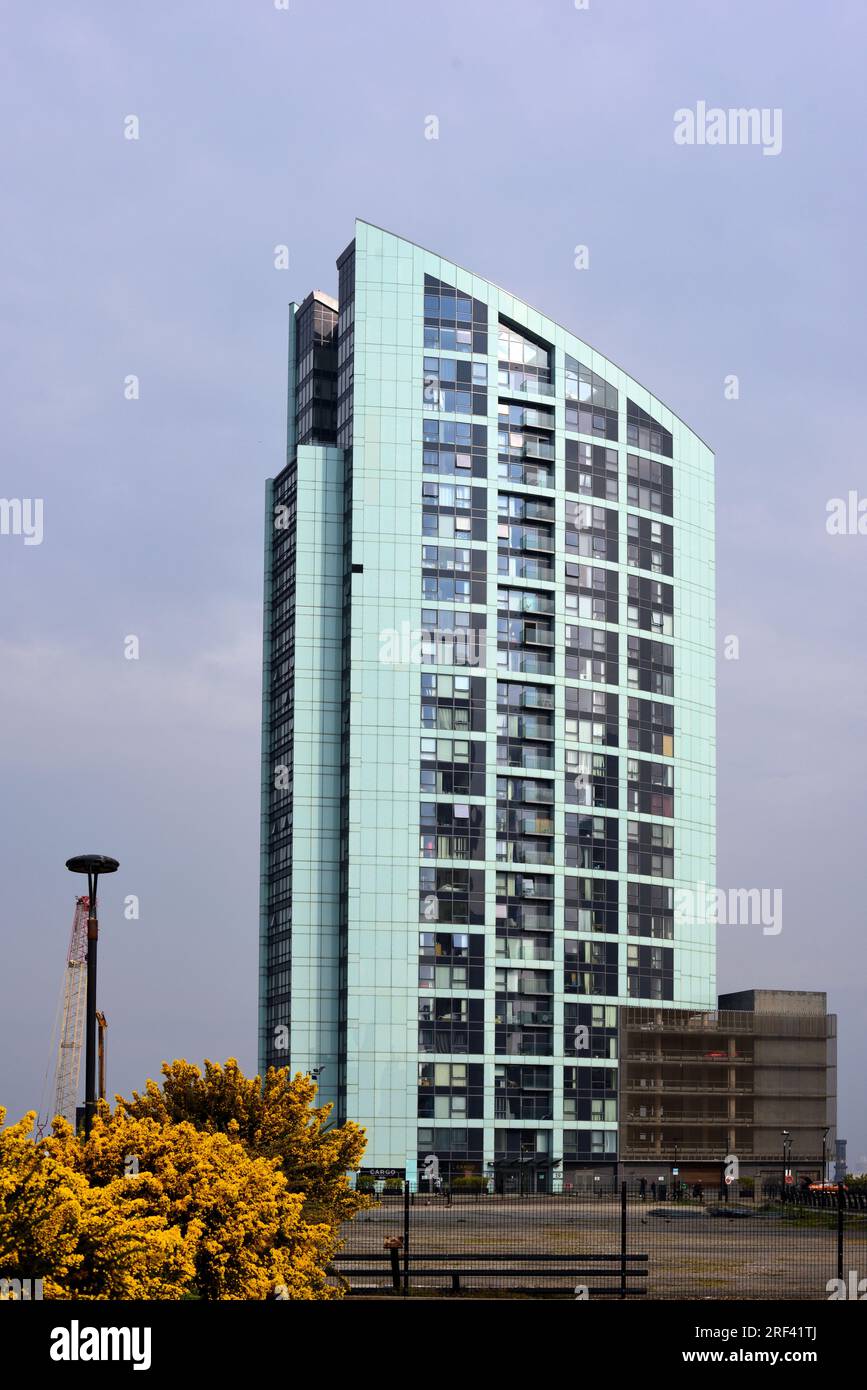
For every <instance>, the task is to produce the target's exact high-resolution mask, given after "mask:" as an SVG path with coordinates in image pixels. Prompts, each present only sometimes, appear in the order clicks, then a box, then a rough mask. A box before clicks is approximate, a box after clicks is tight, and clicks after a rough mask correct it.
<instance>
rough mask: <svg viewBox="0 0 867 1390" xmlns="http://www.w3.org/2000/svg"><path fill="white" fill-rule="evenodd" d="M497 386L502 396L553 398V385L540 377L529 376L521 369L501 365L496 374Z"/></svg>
mask: <svg viewBox="0 0 867 1390" xmlns="http://www.w3.org/2000/svg"><path fill="white" fill-rule="evenodd" d="M497 385H498V388H499V390H500V392H501V394H504V395H522V396H523V395H532V396H553V395H554V384H553V382H551V381H543V380H542V379H541V377H537V376H530V375H528V374H527V373H526V372H524V371H523V369H522V368H517V367H515V368H513V367H511V366H503V365H501V366H500V367H499V369H498V372H497Z"/></svg>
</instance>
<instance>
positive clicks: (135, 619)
mask: <svg viewBox="0 0 867 1390" xmlns="http://www.w3.org/2000/svg"><path fill="white" fill-rule="evenodd" d="M3 28H4V31H5V32H4V34H3V43H2V58H0V63H2V103H3V108H4V110H3V120H2V141H3V146H4V154H3V168H4V178H3V192H4V195H5V196H4V199H3V211H2V219H3V256H2V260H0V277H2V306H3V325H4V326H3V335H4V339H5V343H4V346H5V349H6V351H5V352H4V354H3V359H4V360H3V365H2V369H0V370H2V378H0V380H2V388H3V401H4V425H5V429H4V434H5V447H4V451H3V470H2V484H0V493H2V495H3V496H5V497H7V498H11V497H25V498H30V497H41V498H43V499H44V540H43V543H42V544H41V545H31V546H25V545H24V541H23V537H21V536H17V537H16V536H2V537H0V595H2V605H3V613H2V625H0V660H2V679H0V738H2V759H0V769H2V787H3V798H2V806H3V812H2V841H0V843H2V859H3V878H2V882H3V913H2V920H3V957H2V961H3V964H2V1015H3V1025H4V1030H3V1031H4V1048H3V1052H2V1057H0V1103H5V1104H7V1105H8V1106H9V1107H10V1110H11V1112H12V1115H13V1116H17V1115H18V1114H19V1113H21V1112H22V1111H23V1110H25V1109H26V1108H28V1107H30V1106H31V1105H36V1104H38V1101H39V1095H40V1092H41V1086H42V1078H43V1074H44V1072H45V1069H46V1066H47V1064H48V1061H49V1055H48V1053H49V1037H50V1030H51V1023H52V1018H53V1012H54V1008H55V1003H56V998H57V993H58V989H59V986H60V979H61V973H62V962H63V953H64V947H65V943H66V938H67V935H68V931H69V926H70V921H71V915H72V906H73V895H74V891H75V888H76V886H78V885H77V883H76V881H74V880H72V879H71V878H70V876H69V875H68V874H67V873H66V871H65V869H64V867H63V865H64V861H65V859H66V858H67V857H68V856H69V855H70V854H73V853H77V852H80V851H82V850H84V849H88V850H89V849H95V850H97V851H100V852H103V853H109V854H114V855H116V856H117V857H118V858H119V859H120V861H121V865H122V868H121V872H120V873H119V874H118V875H117V876H116V878H115V879H114V880H113V881H108V882H106V885H105V889H104V892H103V894H102V895H101V896H102V911H101V917H102V924H103V931H102V935H101V958H100V996H101V1003H102V1006H103V1008H104V1009H105V1011H106V1013H107V1015H108V1019H109V1053H108V1056H109V1078H108V1079H109V1088H110V1090H112V1091H114V1090H122V1091H124V1092H127V1093H128V1092H129V1090H130V1089H131V1088H132V1087H133V1086H136V1087H138V1086H140V1085H141V1084H142V1083H143V1081H144V1079H145V1077H146V1076H148V1075H153V1074H155V1073H156V1072H157V1070H158V1067H159V1064H160V1062H161V1060H162V1059H163V1058H170V1057H174V1056H186V1057H188V1058H189V1059H191V1060H200V1059H201V1058H202V1057H204V1056H210V1057H212V1058H219V1059H223V1058H225V1057H226V1056H227V1055H230V1054H234V1055H236V1056H238V1057H239V1059H240V1060H241V1062H242V1064H243V1065H245V1066H246V1067H248V1068H249V1069H250V1070H253V1069H254V1067H255V1033H256V967H257V961H256V952H257V944H256V943H257V890H258V858H257V850H258V844H257V842H258V778H259V769H258V756H259V690H260V628H261V619H260V600H261V570H262V558H261V556H262V511H263V480H264V479H265V477H266V476H268V475H273V474H274V473H275V472H277V471H278V470H279V468H280V466H281V462H282V459H283V454H284V430H285V380H284V372H285V359H286V335H287V309H286V306H287V304H288V302H289V301H290V300H291V299H293V298H299V299H300V298H302V297H303V296H304V295H305V294H306V293H307V291H308V290H309V289H311V288H313V287H314V286H315V287H317V288H322V289H325V290H331V291H332V292H335V279H336V277H335V270H334V259H335V256H336V255H337V254H338V253H339V251H341V250H342V249H343V247H344V246H345V244H346V243H347V242H348V241H349V240H350V238H351V236H352V230H353V228H352V223H353V219H354V218H355V217H356V216H361V217H364V218H366V219H368V220H369V221H371V222H375V223H378V224H379V225H381V226H384V227H387V228H389V229H390V230H392V231H394V232H396V233H398V234H399V235H401V236H405V237H408V238H410V239H412V240H415V241H418V242H421V243H422V244H424V245H425V246H428V247H430V248H432V249H434V250H436V251H438V252H440V253H441V254H443V255H444V256H447V257H449V258H450V259H452V260H455V261H457V262H458V263H460V264H462V265H464V266H467V267H469V268H470V269H473V270H475V271H477V272H478V273H479V274H480V275H483V276H485V277H487V278H489V279H491V280H494V281H496V282H498V283H500V284H502V285H504V286H506V287H507V288H509V289H510V290H512V291H513V292H514V293H515V294H517V295H519V296H520V297H521V298H522V299H525V300H528V301H529V302H530V303H531V304H534V305H537V306H538V307H539V308H540V309H542V310H544V311H545V312H546V313H548V314H550V315H551V317H553V318H555V319H557V320H559V321H560V322H562V323H564V324H565V325H567V326H568V327H569V328H570V329H572V330H573V331H574V332H576V333H577V334H579V335H580V336H581V337H582V338H584V339H585V340H587V341H588V342H590V343H592V344H593V345H594V346H596V347H598V348H599V350H600V351H602V352H603V353H605V354H607V355H608V356H610V357H611V358H613V359H614V360H615V361H616V362H618V363H620V364H622V365H623V367H624V368H625V369H626V370H627V371H628V372H630V373H631V374H632V375H634V376H635V377H637V378H638V379H639V380H640V381H642V382H644V383H645V384H646V385H647V386H649V387H650V388H651V390H653V391H654V392H655V393H656V394H658V395H659V396H660V397H661V399H662V400H664V401H666V402H668V403H669V404H670V405H671V406H672V407H673V408H674V409H675V410H676V411H677V413H678V414H680V415H682V417H683V418H684V419H685V420H686V421H687V423H688V424H689V425H690V426H691V427H692V428H694V429H695V430H697V431H698V432H699V433H700V434H701V435H702V437H703V438H704V439H706V440H707V441H708V443H709V444H710V445H711V447H712V448H713V449H714V450H715V451H716V455H717V471H718V504H719V509H718V535H719V548H718V583H719V632H720V638H721V642H720V655H721V659H720V663H719V687H718V688H719V772H720V783H719V803H718V810H719V829H720V834H719V883H720V885H721V886H724V887H730V886H742V887H751V886H756V887H768V888H780V889H782V892H783V930H782V932H781V934H780V935H778V936H763V935H762V934H761V932H760V930H758V929H756V928H746V927H737V928H727V929H724V930H723V931H722V932H721V946H720V979H719V983H720V988H721V989H736V988H743V987H749V986H751V985H765V986H778V987H783V988H819V989H827V990H828V993H829V999H830V1005H831V1007H832V1008H833V1009H834V1010H836V1011H837V1012H838V1013H839V1015H840V1062H841V1077H840V1080H841V1105H840V1132H841V1133H842V1134H843V1135H846V1136H848V1138H849V1140H850V1163H851V1165H852V1166H853V1167H855V1168H858V1167H861V1168H862V1169H864V1168H867V1119H865V1109H864V1080H863V1078H864V1074H865V1070H867V1068H865V1053H867V1047H865V1040H864V1025H863V1018H864V1007H865V987H864V977H865V960H867V951H865V945H864V940H863V937H864V906H863V905H864V902H865V898H867V881H865V880H867V871H865V850H864V829H865V805H864V786H865V762H867V759H865V737H864V685H865V668H867V658H865V644H864V631H865V585H864V572H865V557H867V536H857V535H851V536H830V535H828V534H827V533H826V529H825V520H826V503H827V501H828V499H829V498H832V497H845V496H846V495H847V493H848V491H849V490H850V489H860V490H861V491H860V493H859V495H864V493H865V491H867V477H865V468H864V461H863V435H864V406H863V380H862V379H863V375H864V351H863V310H864V279H865V273H864V259H863V225H864V215H865V207H864V203H865V197H864V169H863V129H864V114H865V113H864V102H863V97H862V92H863V51H864V41H865V37H867V18H865V11H864V7H863V4H862V3H861V0H832V3H829V4H828V5H825V6H816V5H815V4H812V3H809V4H808V3H806V0H727V2H726V3H725V4H723V3H702V2H701V0H654V3H648V2H647V0H590V7H589V9H588V10H586V11H579V10H576V9H575V7H574V4H573V0H533V3H532V4H531V3H526V0H525V3H523V4H519V3H516V0H471V3H470V2H469V0H439V3H437V4H435V5H430V4H412V3H407V0H403V2H402V3H400V2H399V0H327V2H326V3H314V0H288V10H286V11H284V10H278V9H276V8H275V6H274V2H273V0H244V3H229V0H156V2H152V3H148V4H145V3H142V2H141V0H139V3H128V4H124V5H118V4H116V3H114V0H102V3H90V4H81V5H77V6H70V5H68V4H66V3H62V2H61V0H41V3H40V4H39V5H33V4H27V3H23V2H21V0H20V2H19V3H18V4H13V3H9V2H8V0H7V3H6V4H5V5H4V6H3ZM698 101H706V102H707V103H708V105H709V106H721V107H724V108H729V107H738V106H757V107H766V108H780V109H781V111H782V122H783V124H782V133H783V141H782V150H781V152H780V153H779V154H778V155H776V156H766V155H763V153H762V150H761V148H759V147H749V146H748V147H743V146H735V147H709V146H704V147H699V146H693V147H688V146H678V145H676V144H675V142H674V139H673V129H674V121H673V114H674V112H675V111H676V110H677V109H678V108H683V107H690V108H694V107H695V105H696V103H697V102H698ZM432 114H434V115H436V116H437V117H438V118H439V122H440V138H439V140H437V141H433V140H426V139H425V138H424V122H425V117H426V116H428V115H432ZM129 115H135V116H137V117H138V119H139V122H140V138H139V139H138V140H137V141H133V140H127V139H125V138H124V120H125V118H126V117H127V116H129ZM279 243H285V244H286V245H288V247H289V248H290V268H289V270H288V271H278V270H276V269H275V268H274V256H273V248H274V246H275V245H276V244H279ZM579 243H580V244H586V245H587V246H588V247H589V252H590V266H589V269H588V270H584V271H577V270H575V269H574V267H573V250H574V247H575V246H576V244H579ZM732 373H734V374H736V375H737V376H738V378H739V383H740V396H739V399H738V400H727V399H726V398H725V396H724V390H723V383H724V379H725V377H726V376H727V375H729V374H732ZM131 374H135V375H137V376H138V377H139V380H140V398H139V399H138V400H137V401H128V400H125V399H124V379H125V378H126V377H127V376H129V375H131ZM859 419H860V420H861V422H862V423H861V425H859V423H858V421H859ZM130 634H134V635H135V636H137V637H138V639H139V641H140V653H141V654H140V659H139V660H138V661H127V660H125V659H124V639H125V637H126V636H127V635H130ZM727 634H733V635H735V636H737V638H738V639H739V647H740V655H739V659H738V660H737V661H728V660H724V659H722V638H723V637H724V636H725V635H727ZM127 894H136V895H138V896H139V898H140V904H141V916H140V920H139V921H138V922H129V921H125V920H124V917H123V913H122V902H123V898H124V897H125V895H127Z"/></svg>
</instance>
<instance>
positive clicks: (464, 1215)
mask: <svg viewBox="0 0 867 1390" xmlns="http://www.w3.org/2000/svg"><path fill="white" fill-rule="evenodd" d="M343 1236H344V1244H343V1247H342V1249H341V1251H340V1253H339V1255H338V1256H337V1258H336V1259H335V1262H334V1266H333V1270H334V1277H335V1278H339V1279H341V1280H342V1281H343V1282H344V1284H345V1286H346V1288H347V1292H349V1293H351V1294H361V1295H366V1296H368V1297H370V1296H374V1297H375V1296H378V1295H387V1296H395V1295H397V1296H404V1297H407V1296H409V1297H414V1296H426V1297H432V1296H433V1297H440V1296H443V1295H448V1296H456V1295H457V1296H461V1295H463V1296H472V1295H474V1294H475V1295H477V1296H478V1295H482V1294H484V1295H485V1296H488V1297H490V1296H497V1295H498V1294H499V1295H501V1296H510V1297H521V1296H523V1297H542V1296H548V1297H551V1296H554V1297H556V1296H560V1297H566V1298H575V1297H590V1298H594V1297H596V1298H622V1297H626V1298H632V1297H642V1296H646V1297H648V1298H651V1299H816V1300H823V1299H828V1298H829V1297H830V1295H831V1289H832V1288H833V1285H830V1286H829V1281H832V1280H835V1279H843V1280H844V1282H845V1283H846V1284H847V1286H848V1285H849V1284H851V1280H852V1275H851V1273H850V1271H854V1272H855V1276H856V1278H857V1279H862V1278H867V1199H865V1198H864V1196H863V1194H860V1195H858V1194H851V1193H848V1194H847V1193H841V1194H836V1193H815V1194H814V1193H804V1194H789V1195H787V1197H786V1199H785V1200H781V1199H780V1198H779V1197H776V1198H767V1197H757V1198H756V1200H755V1201H754V1202H740V1201H725V1200H724V1199H723V1200H720V1194H718V1193H716V1192H702V1193H701V1194H700V1195H699V1196H693V1195H692V1192H690V1193H689V1194H686V1193H680V1194H677V1195H675V1194H668V1199H667V1200H666V1201H664V1202H662V1201H658V1200H653V1198H652V1197H651V1195H650V1194H649V1193H645V1194H644V1195H643V1196H642V1194H641V1193H640V1192H639V1191H638V1189H637V1187H636V1188H634V1189H633V1187H632V1186H630V1188H629V1190H627V1187H626V1184H621V1185H620V1186H619V1187H618V1188H616V1189H614V1190H611V1189H609V1190H608V1191H605V1192H599V1193H598V1194H596V1195H594V1196H592V1197H588V1196H587V1195H585V1194H579V1193H554V1194H549V1193H534V1194H489V1193H487V1192H480V1193H473V1192H452V1193H449V1192H447V1191H440V1192H433V1193H430V1192H426V1191H415V1190H410V1189H409V1188H408V1187H404V1189H403V1190H402V1191H394V1192H383V1193H380V1194H379V1195H378V1196H377V1197H376V1199H375V1205H373V1206H371V1207H370V1208H368V1209H367V1210H365V1211H362V1212H360V1213H359V1214H358V1215H357V1216H356V1217H355V1219H354V1220H353V1221H352V1222H350V1223H347V1226H346V1227H345V1229H344V1231H343ZM849 1296H851V1293H850V1295H849Z"/></svg>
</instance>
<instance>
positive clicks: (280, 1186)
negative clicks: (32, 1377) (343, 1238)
mask: <svg viewBox="0 0 867 1390" xmlns="http://www.w3.org/2000/svg"><path fill="white" fill-rule="evenodd" d="M163 1076H164V1084H163V1087H162V1089H161V1088H160V1087H159V1086H158V1085H157V1084H156V1083H155V1082H153V1081H149V1082H148V1083H147V1086H146V1088H145V1091H144V1094H143V1095H138V1094H137V1093H135V1092H134V1093H133V1099H132V1100H131V1101H125V1100H124V1099H123V1098H122V1097H117V1098H116V1099H117V1105H116V1108H115V1109H114V1111H112V1110H111V1108H110V1107H109V1106H108V1105H107V1104H105V1102H101V1103H100V1106H99V1111H98V1114H97V1116H96V1117H95V1119H94V1122H93V1126H92V1129H91V1134H90V1136H89V1138H88V1139H87V1140H86V1141H85V1140H84V1139H83V1137H80V1136H77V1135H75V1134H74V1133H73V1131H72V1129H71V1127H70V1125H69V1124H68V1123H67V1122H66V1121H65V1120H63V1119H61V1118H59V1117H58V1118H57V1119H55V1121H54V1124H53V1126H52V1132H51V1134H50V1135H48V1136H47V1137H46V1138H44V1139H34V1138H33V1137H32V1131H33V1125H34V1121H35V1116H34V1115H33V1114H32V1113H30V1114H28V1115H26V1116H25V1117H24V1119H22V1120H21V1121H19V1122H18V1123H17V1124H14V1125H10V1126H8V1127H4V1120H5V1111H4V1110H2V1109H0V1275H3V1276H5V1277H8V1278H20V1279H28V1278H41V1279H42V1280H43V1292H44V1296H45V1297H46V1298H65V1299H131V1298H160V1299H179V1298H184V1297H198V1298H204V1299H263V1298H269V1297H271V1298H273V1297H278V1298H284V1299H323V1298H336V1297H340V1294H341V1289H340V1287H339V1286H338V1285H336V1284H334V1283H329V1281H328V1277H327V1268H328V1263H329V1260H330V1259H331V1256H332V1255H333V1253H334V1251H335V1250H336V1248H337V1246H338V1244H339V1234H338V1230H339V1225H340V1223H341V1222H342V1221H345V1220H347V1219H348V1218H350V1217H351V1216H352V1215H353V1214H354V1213H355V1211H357V1210H358V1208H359V1207H360V1206H363V1205H365V1203H366V1199H365V1198H364V1197H363V1196H361V1195H360V1194H357V1193H355V1192H353V1191H352V1190H351V1189H350V1188H349V1186H348V1182H347V1177H346V1170H347V1168H352V1167H356V1166H357V1165H358V1163H359V1162H360V1159H361V1155H362V1153H363V1150H364V1134H363V1131H362V1130H360V1129H359V1128H358V1127H357V1126H356V1125H342V1126H340V1127H329V1126H328V1115H329V1111H330V1107H328V1106H321V1107H318V1108H317V1107H315V1106H314V1105H313V1101H314V1099H315V1095H316V1087H315V1084H314V1083H313V1082H312V1081H311V1080H310V1078H309V1077H302V1076H296V1077H295V1078H294V1079H292V1078H290V1077H289V1076H288V1073H286V1072H285V1071H275V1070H272V1071H269V1073H268V1076H267V1077H266V1080H265V1085H264V1087H263V1086H262V1085H261V1083H260V1081H259V1078H258V1077H257V1078H254V1079H253V1080H249V1079H247V1078H246V1077H244V1076H243V1074H242V1073H241V1071H240V1069H239V1067H238V1065H237V1063H236V1062H235V1061H234V1060H233V1059H230V1060H229V1061H228V1062H227V1063H226V1066H225V1067H219V1066H215V1065H214V1064H212V1063H210V1062H206V1063H205V1072H204V1075H202V1073H201V1072H200V1071H199V1070H198V1068H197V1067H193V1066H190V1065H189V1064H188V1063H186V1062H183V1061H176V1062H173V1063H172V1064H171V1066H169V1065H166V1066H164V1067H163Z"/></svg>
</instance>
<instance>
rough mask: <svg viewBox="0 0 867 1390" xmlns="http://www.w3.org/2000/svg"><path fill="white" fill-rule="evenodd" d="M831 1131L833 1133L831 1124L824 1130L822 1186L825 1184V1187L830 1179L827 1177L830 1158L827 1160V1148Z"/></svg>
mask: <svg viewBox="0 0 867 1390" xmlns="http://www.w3.org/2000/svg"><path fill="white" fill-rule="evenodd" d="M830 1133H831V1126H830V1125H829V1126H828V1128H827V1129H824V1130H823V1131H822V1186H823V1187H824V1185H825V1183H826V1182H827V1181H828V1177H827V1173H828V1160H827V1158H826V1149H827V1146H828V1135H829V1134H830Z"/></svg>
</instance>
